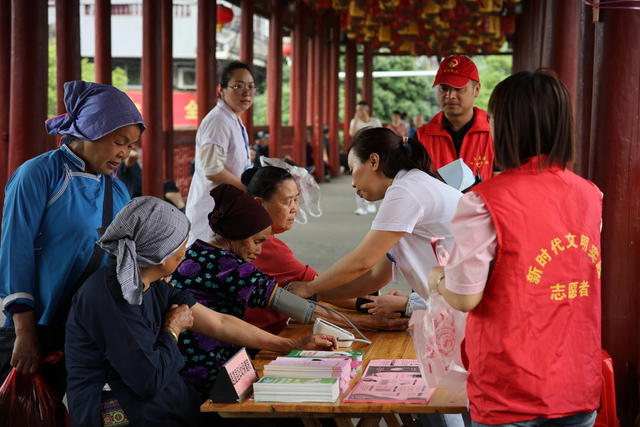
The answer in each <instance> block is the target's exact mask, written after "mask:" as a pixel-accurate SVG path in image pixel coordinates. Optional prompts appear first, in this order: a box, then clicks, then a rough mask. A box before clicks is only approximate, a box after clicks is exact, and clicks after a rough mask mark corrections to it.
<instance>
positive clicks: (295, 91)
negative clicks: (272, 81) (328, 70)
mask: <svg viewBox="0 0 640 427" xmlns="http://www.w3.org/2000/svg"><path fill="white" fill-rule="evenodd" d="M295 7H296V10H295V15H294V30H293V34H292V45H293V46H292V47H293V49H292V62H293V66H292V70H291V71H292V73H291V99H292V101H293V100H295V101H294V102H292V105H291V116H292V118H293V160H294V161H295V162H296V163H297V164H299V165H304V164H305V162H306V153H307V149H306V148H307V147H306V145H305V129H306V118H307V117H306V116H307V38H306V36H305V11H306V7H305V5H304V3H302V2H296V6H295Z"/></svg>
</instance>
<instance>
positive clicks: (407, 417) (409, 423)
mask: <svg viewBox="0 0 640 427" xmlns="http://www.w3.org/2000/svg"><path fill="white" fill-rule="evenodd" d="M400 421H402V427H417V426H418V424H417V423H416V422H415V420H414V419H413V417H412V416H411V414H400Z"/></svg>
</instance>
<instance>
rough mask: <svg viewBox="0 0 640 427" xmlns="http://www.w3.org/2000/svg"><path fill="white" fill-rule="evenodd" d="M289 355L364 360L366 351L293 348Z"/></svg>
mask: <svg viewBox="0 0 640 427" xmlns="http://www.w3.org/2000/svg"><path fill="white" fill-rule="evenodd" d="M287 357H313V358H316V359H344V358H349V359H351V360H355V361H362V359H363V358H364V351H362V350H357V351H356V350H343V351H322V350H291V351H290V352H289V354H287Z"/></svg>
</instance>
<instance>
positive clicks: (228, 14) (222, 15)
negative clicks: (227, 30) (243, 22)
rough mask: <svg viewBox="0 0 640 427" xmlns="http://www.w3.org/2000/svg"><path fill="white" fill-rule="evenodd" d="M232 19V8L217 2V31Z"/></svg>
mask: <svg viewBox="0 0 640 427" xmlns="http://www.w3.org/2000/svg"><path fill="white" fill-rule="evenodd" d="M231 21H233V10H231V8H228V7H226V6H223V5H221V4H219V5H218V6H217V7H216V27H217V29H218V31H222V27H223V26H224V25H226V24H228V23H229V22H231Z"/></svg>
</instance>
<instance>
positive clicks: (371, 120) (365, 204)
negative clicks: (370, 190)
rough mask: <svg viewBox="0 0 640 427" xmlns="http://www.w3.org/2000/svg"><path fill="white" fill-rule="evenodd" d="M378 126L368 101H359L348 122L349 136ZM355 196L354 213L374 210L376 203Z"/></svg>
mask: <svg viewBox="0 0 640 427" xmlns="http://www.w3.org/2000/svg"><path fill="white" fill-rule="evenodd" d="M370 127H371V128H380V127H382V122H381V121H380V120H379V119H377V118H375V117H371V115H370V108H369V103H368V102H367V101H360V102H358V104H357V105H356V114H355V116H353V119H351V123H350V124H349V135H350V136H351V137H353V136H355V134H356V133H358V132H359V131H361V130H362V129H364V128H370ZM355 198H356V210H355V212H354V213H355V214H356V215H366V214H369V213H375V212H376V205H375V204H374V203H372V202H369V201H367V200H365V199H363V198H362V197H360V196H358V195H357V194H356V195H355Z"/></svg>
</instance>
